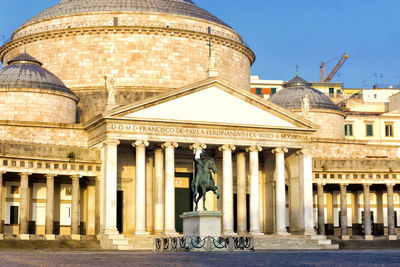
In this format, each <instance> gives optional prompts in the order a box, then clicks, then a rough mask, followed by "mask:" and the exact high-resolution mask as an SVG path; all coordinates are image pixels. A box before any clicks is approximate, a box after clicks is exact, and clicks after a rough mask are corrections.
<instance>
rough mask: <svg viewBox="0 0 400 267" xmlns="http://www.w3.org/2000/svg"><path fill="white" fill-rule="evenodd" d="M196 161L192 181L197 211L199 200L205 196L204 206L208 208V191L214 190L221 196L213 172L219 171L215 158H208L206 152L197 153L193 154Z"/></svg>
mask: <svg viewBox="0 0 400 267" xmlns="http://www.w3.org/2000/svg"><path fill="white" fill-rule="evenodd" d="M193 161H194V162H195V179H194V180H193V181H192V192H193V200H194V202H195V203H196V207H195V211H197V208H198V203H199V200H200V199H201V198H202V197H203V207H204V210H207V209H206V193H207V192H208V191H213V192H214V194H215V195H217V198H218V199H219V197H220V196H221V193H220V190H219V186H215V181H214V178H213V173H217V167H215V161H214V159H213V158H211V159H206V155H205V153H204V152H202V153H201V154H200V157H198V154H197V153H196V154H195V155H194V156H193Z"/></svg>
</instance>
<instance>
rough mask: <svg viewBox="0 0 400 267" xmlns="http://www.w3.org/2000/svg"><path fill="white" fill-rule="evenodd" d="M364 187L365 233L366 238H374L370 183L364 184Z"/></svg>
mask: <svg viewBox="0 0 400 267" xmlns="http://www.w3.org/2000/svg"><path fill="white" fill-rule="evenodd" d="M363 189H364V234H365V239H366V240H373V236H372V231H371V208H370V194H369V191H370V190H369V189H370V185H369V184H364V185H363Z"/></svg>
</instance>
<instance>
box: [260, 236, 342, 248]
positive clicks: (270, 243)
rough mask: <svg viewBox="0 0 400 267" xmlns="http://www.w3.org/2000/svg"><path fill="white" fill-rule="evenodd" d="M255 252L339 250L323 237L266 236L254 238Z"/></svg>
mask: <svg viewBox="0 0 400 267" xmlns="http://www.w3.org/2000/svg"><path fill="white" fill-rule="evenodd" d="M255 249H256V250H269V249H272V250H274V249H294V250H297V249H299V250H301V249H313V250H316V249H339V246H338V245H336V244H332V243H331V240H330V239H326V237H325V236H300V235H299V236H294V235H289V236H274V235H266V236H261V237H255Z"/></svg>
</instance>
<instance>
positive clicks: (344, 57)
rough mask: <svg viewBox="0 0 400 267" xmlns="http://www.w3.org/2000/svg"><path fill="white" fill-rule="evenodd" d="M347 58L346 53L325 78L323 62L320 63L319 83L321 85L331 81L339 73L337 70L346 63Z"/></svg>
mask: <svg viewBox="0 0 400 267" xmlns="http://www.w3.org/2000/svg"><path fill="white" fill-rule="evenodd" d="M348 58H349V56H348V55H347V53H344V55H343V56H342V58H341V59H340V60H339V62H338V63H337V64H336V66H335V67H334V68H333V69H332V71H331V73H329V75H328V77H326V78H325V62H322V64H321V82H323V83H328V82H330V81H331V80H332V78H333V76H335V74H336V73H337V72H338V71H339V69H340V68H341V67H342V66H343V64H344V63H345V62H346V60H347V59H348Z"/></svg>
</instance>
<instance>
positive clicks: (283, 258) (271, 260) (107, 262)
mask: <svg viewBox="0 0 400 267" xmlns="http://www.w3.org/2000/svg"><path fill="white" fill-rule="evenodd" d="M0 266H2V267H9V266H57V267H62V266H76V267H78V266H112V267H118V266H231V267H232V266H352V267H356V266H400V250H362V251H360V250H359V251H356V250H345V251H259V252H246V253H242V252H235V253H225V252H223V253H222V252H221V253H152V252H117V251H88V250H86V251H65V250H64V251H51V250H39V251H37V250H1V251H0Z"/></svg>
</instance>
